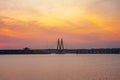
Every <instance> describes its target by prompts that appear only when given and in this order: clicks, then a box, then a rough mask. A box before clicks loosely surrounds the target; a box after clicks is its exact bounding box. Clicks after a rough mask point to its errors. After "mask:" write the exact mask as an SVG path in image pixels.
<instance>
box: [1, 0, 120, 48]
mask: <svg viewBox="0 0 120 80" xmlns="http://www.w3.org/2000/svg"><path fill="white" fill-rule="evenodd" d="M119 3H120V1H119V0H84V1H83V0H65V1H61V0H22V1H21V0H17V1H16V0H0V49H7V48H23V47H26V46H28V47H30V48H55V47H56V44H57V39H58V38H59V37H62V38H63V39H64V41H65V46H66V48H106V47H107V48H112V47H115V48H117V47H120V34H119V31H120V24H119V23H120V11H119V7H120V5H119Z"/></svg>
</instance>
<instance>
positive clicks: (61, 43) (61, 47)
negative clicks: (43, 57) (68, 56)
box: [57, 38, 64, 54]
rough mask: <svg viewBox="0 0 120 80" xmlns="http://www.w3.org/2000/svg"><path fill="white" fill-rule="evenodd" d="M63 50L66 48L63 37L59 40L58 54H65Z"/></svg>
mask: <svg viewBox="0 0 120 80" xmlns="http://www.w3.org/2000/svg"><path fill="white" fill-rule="evenodd" d="M63 50H64V43H63V39H62V38H61V39H58V41H57V54H63Z"/></svg>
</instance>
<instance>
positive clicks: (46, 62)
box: [0, 54, 120, 80]
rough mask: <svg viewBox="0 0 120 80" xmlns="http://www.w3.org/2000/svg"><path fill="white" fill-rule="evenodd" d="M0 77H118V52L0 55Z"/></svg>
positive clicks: (44, 79) (114, 79) (110, 79)
mask: <svg viewBox="0 0 120 80" xmlns="http://www.w3.org/2000/svg"><path fill="white" fill-rule="evenodd" d="M0 80H120V55H119V54H79V55H68V54H65V55H56V54H52V55H0Z"/></svg>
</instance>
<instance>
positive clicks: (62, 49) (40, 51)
mask: <svg viewBox="0 0 120 80" xmlns="http://www.w3.org/2000/svg"><path fill="white" fill-rule="evenodd" d="M53 53H54V54H67V53H69V54H120V48H100V49H65V47H64V41H63V39H62V38H61V39H58V41H57V47H56V49H29V48H24V49H19V50H0V54H53Z"/></svg>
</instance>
